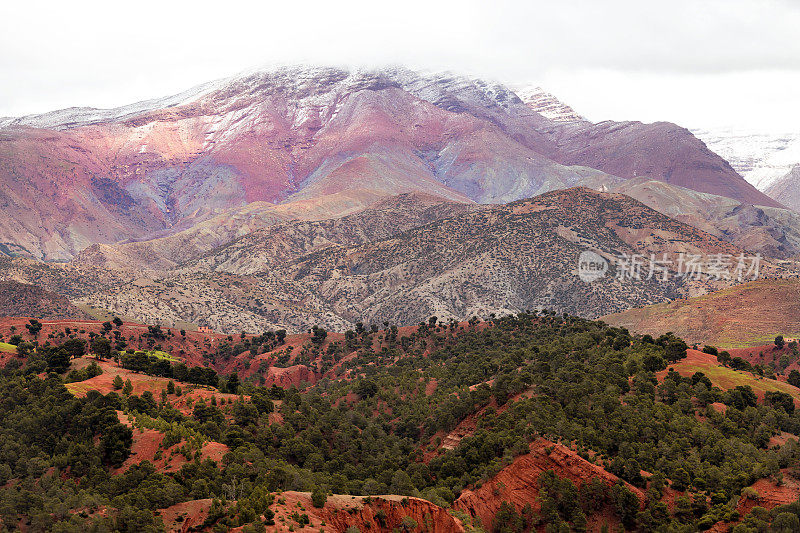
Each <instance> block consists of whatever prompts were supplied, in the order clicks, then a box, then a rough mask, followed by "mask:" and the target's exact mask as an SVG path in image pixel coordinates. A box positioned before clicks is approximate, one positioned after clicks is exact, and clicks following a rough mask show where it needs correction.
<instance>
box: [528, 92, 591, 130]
mask: <svg viewBox="0 0 800 533" xmlns="http://www.w3.org/2000/svg"><path fill="white" fill-rule="evenodd" d="M516 93H517V96H519V97H520V98H521V99H522V101H523V102H525V104H526V105H527V106H528V107H530V108H531V109H533V110H534V111H536V112H537V113H539V114H540V115H542V116H545V117H547V118H549V119H550V120H552V121H554V122H585V121H586V119H585V118H584V117H582V116H581V115H579V114H578V112H577V111H575V110H574V109H572V108H571V107H570V106H568V105H567V104H565V103H564V102H562V101H561V100H559V99H558V98H556V97H555V96H554V95H552V94H550V93H549V92H547V91H545V90H544V89H542V88H541V87H534V86H528V87H523V88H521V89H517V91H516Z"/></svg>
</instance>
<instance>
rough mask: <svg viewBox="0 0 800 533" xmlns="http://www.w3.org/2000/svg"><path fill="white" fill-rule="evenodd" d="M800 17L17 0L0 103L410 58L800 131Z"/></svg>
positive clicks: (748, 2)
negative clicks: (301, 66)
mask: <svg viewBox="0 0 800 533" xmlns="http://www.w3.org/2000/svg"><path fill="white" fill-rule="evenodd" d="M798 28H800V1H798V0H719V1H717V0H712V1H703V0H670V1H666V2H654V1H648V0H630V1H629V0H603V1H599V0H573V1H570V0H553V1H552V2H542V1H534V0H519V1H518V0H493V1H491V2H488V1H487V2H475V1H472V0H458V1H452V2H451V1H446V2H444V1H437V0H424V1H420V0H406V1H404V2H381V1H380V0H370V1H360V0H357V1H335V0H328V1H319V2H318V1H313V0H305V1H293V0H282V1H280V2H270V1H263V0H262V1H256V2H243V1H239V0H226V1H223V2H213V3H211V2H209V3H206V2H201V1H197V0H195V1H192V2H182V1H180V2H179V1H171V0H159V1H150V0H139V1H135V2H125V1H121V2H110V1H108V0H104V1H102V2H100V1H98V2H93V1H81V0H74V1H71V2H63V1H57V2H50V1H37V0H26V1H25V2H11V1H3V2H2V4H0V80H1V81H0V116H4V115H6V116H17V115H21V114H27V113H35V112H44V111H49V110H52V109H57V108H62V107H69V106H94V107H110V106H115V105H122V104H126V103H130V102H133V101H136V100H141V99H145V98H151V97H156V96H163V95H166V94H171V93H176V92H180V91H182V90H184V89H187V88H189V87H191V86H193V85H196V84H198V83H201V82H204V81H208V80H211V79H216V78H220V77H225V76H229V75H232V74H235V73H236V72H238V71H241V70H245V69H248V68H251V67H253V66H257V65H268V64H275V63H313V64H333V65H353V66H379V65H382V64H404V65H408V66H410V67H417V68H425V69H449V70H453V71H456V72H464V73H469V74H477V75H480V76H484V77H487V78H491V79H495V80H498V81H502V82H506V83H509V84H520V83H528V82H530V83H536V84H540V85H542V86H544V87H545V88H546V89H548V90H550V91H551V92H553V93H555V94H556V95H557V96H559V97H560V98H561V99H562V100H564V101H566V102H567V103H569V104H571V105H572V106H573V107H574V108H576V110H577V111H578V112H580V113H582V114H584V115H586V116H587V117H589V118H590V119H592V120H602V119H638V120H643V121H653V120H671V121H673V122H678V123H680V124H682V125H685V126H688V127H718V126H722V125H724V126H731V127H735V128H742V129H761V130H765V129H773V130H775V129H781V130H789V129H792V130H798V129H800V39H799V38H798Z"/></svg>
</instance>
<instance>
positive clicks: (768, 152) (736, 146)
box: [692, 128, 800, 191]
mask: <svg viewBox="0 0 800 533" xmlns="http://www.w3.org/2000/svg"><path fill="white" fill-rule="evenodd" d="M692 133H694V134H695V135H696V136H697V137H699V138H700V140H702V141H703V142H705V143H706V145H708V147H709V148H710V149H711V150H713V151H714V152H716V153H718V154H719V155H721V156H722V157H724V158H725V159H726V160H728V162H729V163H730V164H731V166H732V167H733V168H734V169H736V171H737V172H738V173H739V174H741V175H742V176H743V177H744V178H745V179H746V180H747V181H749V182H750V183H752V184H753V185H754V186H755V187H756V188H757V189H759V190H760V191H766V190H767V189H769V187H770V186H771V185H773V184H774V183H775V182H776V180H778V179H780V178H782V177H783V176H786V175H787V174H788V173H789V172H790V171H791V170H792V168H793V167H794V166H795V165H797V164H800V130H798V131H794V132H783V133H765V132H753V131H744V130H736V129H731V128H728V129H696V130H692Z"/></svg>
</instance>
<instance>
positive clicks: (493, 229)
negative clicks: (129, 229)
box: [80, 188, 741, 332]
mask: <svg viewBox="0 0 800 533" xmlns="http://www.w3.org/2000/svg"><path fill="white" fill-rule="evenodd" d="M391 205H393V206H395V204H391ZM452 206H453V204H445V205H441V206H432V207H430V208H428V209H423V210H421V211H420V212H418V213H417V214H412V216H408V217H407V220H408V224H407V225H406V224H405V223H404V222H402V220H403V218H402V217H400V216H399V214H398V211H397V209H396V206H395V207H393V208H392V213H391V216H388V217H387V216H385V213H384V212H383V211H382V210H383V209H385V208H386V207H385V206H383V207H382V206H376V207H375V208H374V209H372V210H367V211H365V212H363V213H359V214H355V215H351V216H350V217H348V218H347V219H346V220H345V219H341V220H334V221H318V222H314V221H304V222H287V223H283V224H278V225H275V226H272V227H270V228H267V229H264V230H261V231H258V232H254V233H252V234H250V235H248V236H245V237H243V238H242V239H239V240H237V241H235V242H233V243H231V244H230V245H228V246H225V247H222V248H220V249H218V250H215V251H214V252H212V253H210V254H208V255H207V256H205V257H204V258H202V259H200V260H198V261H195V262H193V263H190V264H187V265H185V267H184V268H181V269H176V270H174V271H173V272H171V273H170V274H168V275H164V274H163V273H160V274H158V275H153V276H150V277H148V275H146V273H140V274H139V275H138V277H137V279H135V281H131V282H129V283H121V284H118V285H117V286H114V287H109V288H103V289H102V290H101V291H99V292H94V293H89V294H87V295H86V296H84V297H82V298H81V299H80V301H81V302H82V303H85V304H89V305H92V306H94V307H99V308H104V309H112V310H114V311H115V312H117V313H121V314H124V315H126V316H131V317H135V318H136V319H138V320H142V321H151V322H152V321H163V322H164V323H167V324H169V323H177V322H178V321H181V320H184V321H188V322H195V323H207V324H209V325H211V326H212V327H214V328H215V329H218V330H220V331H234V332H235V331H240V330H242V329H244V330H246V331H261V330H262V329H264V328H267V327H273V326H274V325H282V326H284V327H287V328H289V329H292V330H304V329H308V328H309V327H310V326H312V325H314V324H320V325H323V326H326V327H328V328H329V329H334V330H343V329H347V328H351V327H352V326H353V324H354V323H355V322H356V321H364V322H365V323H381V322H383V321H389V322H392V323H396V324H414V323H417V322H419V321H420V320H424V319H426V318H427V317H429V316H431V315H436V316H438V317H440V318H443V319H450V318H454V319H465V318H469V317H470V316H473V315H480V316H485V315H488V314H489V313H507V312H512V311H517V310H523V309H533V308H552V309H555V310H557V311H559V312H569V313H575V314H579V315H584V316H587V315H588V316H599V315H603V314H606V313H608V312H609V311H610V310H615V309H616V310H622V309H626V308H629V307H632V306H640V305H645V304H648V303H654V302H658V301H664V300H668V299H673V298H677V297H680V296H681V295H685V294H690V293H696V292H701V293H702V292H705V291H707V290H708V288H709V287H710V288H713V287H714V286H715V284H714V283H708V282H706V281H689V280H685V279H683V278H681V279H676V278H675V277H674V276H673V277H671V278H670V279H668V280H666V281H661V280H659V279H655V278H654V279H639V280H632V279H617V277H616V276H615V275H614V274H616V273H617V272H618V270H617V267H616V266H614V264H613V262H614V260H615V259H616V258H618V257H619V256H620V254H623V253H625V254H629V255H631V254H640V255H642V256H644V257H649V256H650V254H651V253H653V254H656V255H657V256H658V257H661V254H666V255H667V257H668V258H671V259H673V260H674V259H675V258H676V257H677V254H679V253H681V252H685V253H693V254H714V253H726V254H737V253H740V252H741V250H740V249H739V248H737V247H735V246H733V245H731V244H729V243H727V242H725V241H723V240H721V239H719V238H717V237H714V236H712V235H709V234H707V233H705V232H703V231H700V230H697V229H696V228H694V227H692V226H689V225H687V224H683V223H681V222H677V221H675V220H673V219H671V218H669V217H667V216H664V215H662V214H660V213H658V212H656V211H654V210H653V209H650V208H648V207H647V206H645V205H643V204H641V203H639V202H637V201H635V200H632V199H631V198H629V197H627V196H624V195H621V194H606V193H598V192H596V191H592V190H590V189H586V188H575V189H569V190H561V191H554V192H551V193H547V194H545V195H542V196H539V197H536V198H533V199H530V200H523V201H519V202H515V203H512V204H508V205H505V206H503V205H496V206H484V207H481V208H478V209H475V208H469V207H468V206H463V205H462V206H459V204H455V207H452ZM395 220H400V221H401V222H399V223H393V221H395ZM428 221H431V222H429V223H426V222H428ZM387 236H388V237H387ZM585 250H594V251H596V252H597V253H599V254H601V255H602V256H604V257H605V258H606V259H607V260H609V261H611V263H612V265H611V267H610V269H611V273H610V274H609V275H608V276H606V277H605V278H603V279H602V280H599V281H596V282H594V283H585V282H583V281H581V280H580V278H579V277H578V276H577V266H578V256H579V255H580V253H581V252H583V251H585ZM643 278H646V276H643Z"/></svg>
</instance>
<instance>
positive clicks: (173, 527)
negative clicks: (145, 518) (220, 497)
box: [159, 499, 211, 533]
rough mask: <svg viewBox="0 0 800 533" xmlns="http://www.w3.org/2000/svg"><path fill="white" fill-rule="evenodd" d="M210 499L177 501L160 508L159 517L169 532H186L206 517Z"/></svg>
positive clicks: (209, 507)
mask: <svg viewBox="0 0 800 533" xmlns="http://www.w3.org/2000/svg"><path fill="white" fill-rule="evenodd" d="M210 509H211V500H210V499H203V500H192V501H188V502H183V503H177V504H175V505H173V506H172V507H167V508H166V509H161V510H160V511H159V513H160V514H161V519H162V520H163V521H164V527H166V530H167V531H168V532H169V533H186V532H187V531H189V528H191V527H197V526H199V525H200V524H202V523H203V521H204V520H205V519H206V518H207V517H208V511H209V510H210Z"/></svg>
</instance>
